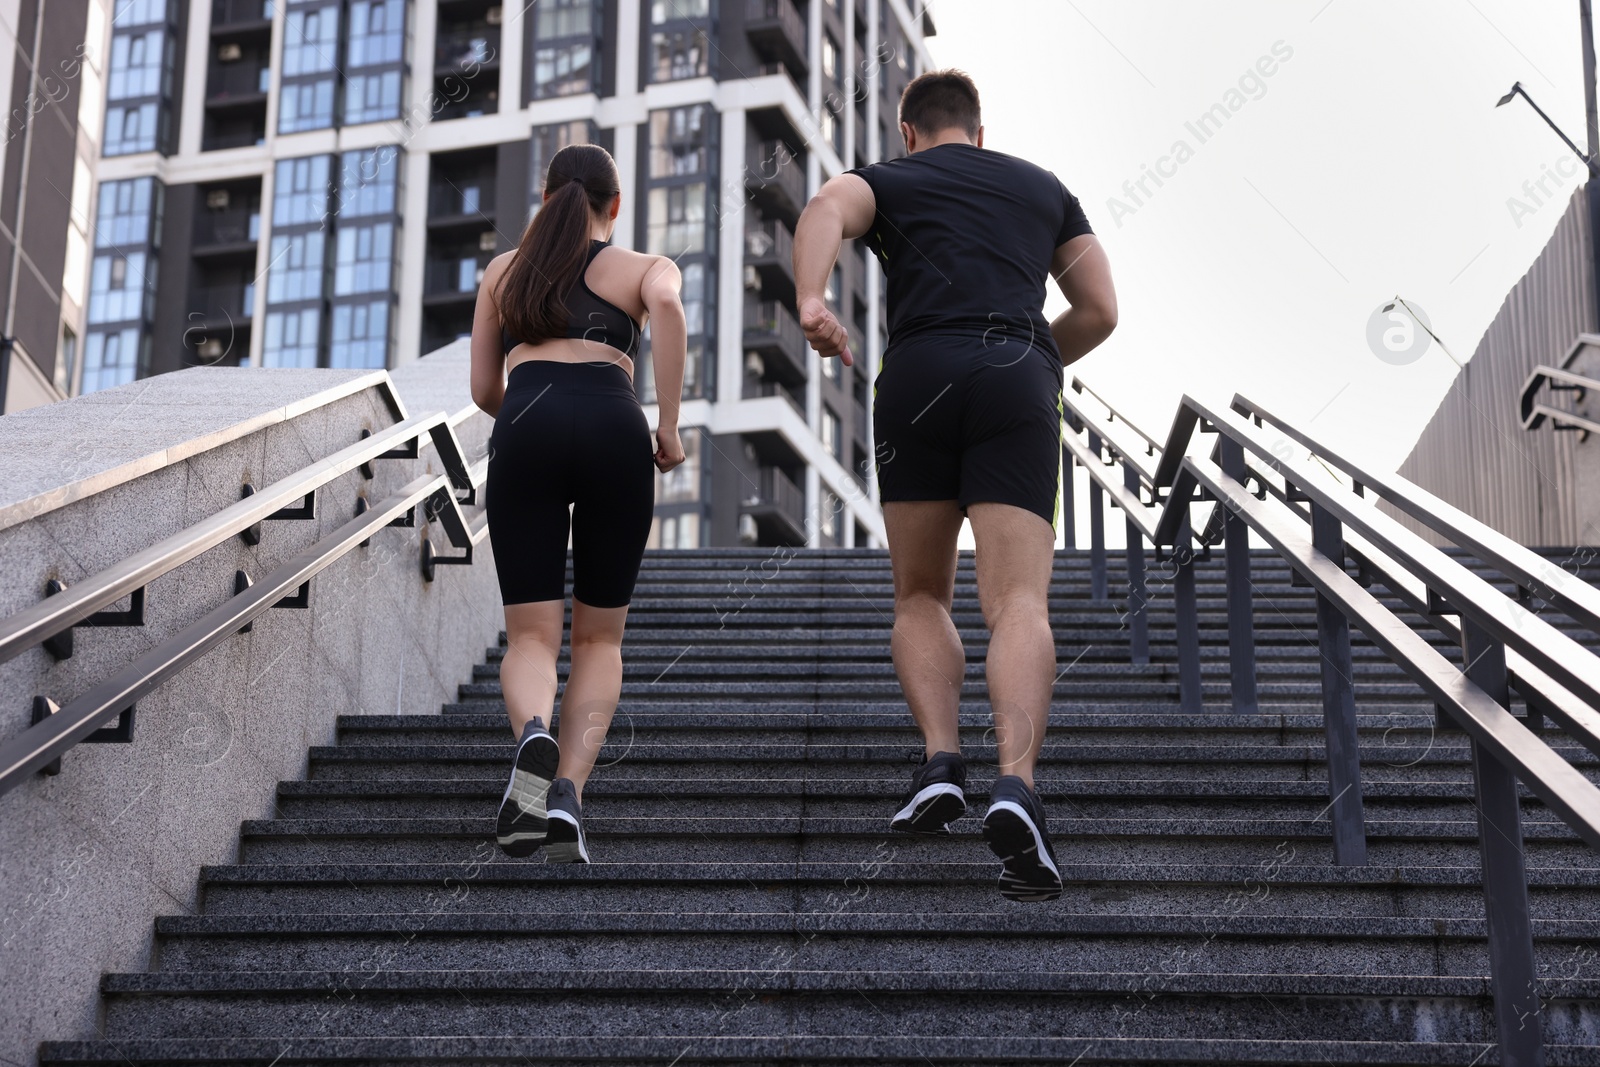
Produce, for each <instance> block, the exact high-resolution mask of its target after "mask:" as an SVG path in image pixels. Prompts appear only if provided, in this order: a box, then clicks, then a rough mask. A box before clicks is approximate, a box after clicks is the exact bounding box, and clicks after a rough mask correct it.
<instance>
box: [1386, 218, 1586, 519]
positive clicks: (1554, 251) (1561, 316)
mask: <svg viewBox="0 0 1600 1067" xmlns="http://www.w3.org/2000/svg"><path fill="white" fill-rule="evenodd" d="M1593 262H1594V260H1593V254H1592V251H1591V248H1590V234H1589V225H1588V208H1587V205H1586V203H1585V194H1584V191H1583V190H1582V189H1579V190H1578V191H1577V192H1575V193H1574V194H1573V196H1572V199H1571V201H1570V202H1569V203H1568V204H1567V210H1566V214H1565V215H1563V216H1562V219H1561V222H1560V224H1559V225H1557V227H1556V230H1555V233H1554V234H1552V235H1551V237H1550V242H1549V243H1548V244H1547V245H1545V247H1544V250H1543V251H1542V252H1540V253H1539V258H1538V259H1537V260H1535V261H1534V263H1533V266H1531V267H1529V268H1528V273H1527V274H1525V275H1523V277H1522V278H1521V279H1520V280H1519V281H1518V282H1517V284H1516V285H1515V286H1513V287H1512V289H1511V292H1510V293H1509V294H1507V296H1506V299H1505V303H1503V304H1502V305H1501V307H1500V311H1499V313H1498V314H1496V315H1495V317H1494V321H1493V322H1492V323H1490V325H1489V329H1488V331H1487V332H1486V333H1485V334H1484V336H1483V340H1482V341H1480V342H1479V343H1478V347H1477V349H1476V350H1475V351H1474V352H1473V354H1472V359H1471V360H1470V361H1469V362H1468V363H1467V365H1466V368H1465V369H1464V370H1463V371H1462V372H1461V374H1460V376H1459V377H1457V378H1456V380H1455V383H1454V384H1453V385H1452V386H1451V387H1450V391H1449V393H1447V394H1446V395H1445V398H1444V400H1443V401H1442V402H1441V403H1440V405H1439V410H1438V411H1436V412H1435V413H1434V416H1433V418H1432V419H1431V420H1430V421H1429V422H1428V425H1427V428H1426V429H1424V430H1423V431H1422V436H1421V437H1420V438H1418V440H1417V444H1416V447H1415V448H1414V449H1412V451H1411V455H1409V456H1408V457H1407V458H1406V461H1405V462H1404V463H1403V464H1401V466H1400V473H1401V474H1403V475H1405V476H1406V477H1407V478H1410V479H1411V480H1412V481H1414V482H1416V483H1417V484H1419V485H1421V486H1423V487H1424V488H1426V489H1428V490H1430V491H1432V492H1434V493H1437V494H1438V495H1439V496H1441V497H1443V498H1444V499H1445V500H1448V501H1449V502H1450V503H1452V504H1454V505H1456V506H1457V507H1459V508H1461V509H1462V510H1464V511H1466V512H1468V513H1469V514H1471V515H1473V516H1474V517H1476V518H1478V519H1480V520H1482V521H1483V522H1486V523H1488V524H1489V525H1490V526H1493V527H1494V528H1495V529H1497V530H1499V531H1501V532H1502V533H1504V534H1506V535H1507V536H1510V537H1512V538H1515V539H1516V540H1517V541H1520V542H1521V543H1523V544H1525V545H1540V546H1549V545H1578V544H1596V543H1600V499H1597V494H1596V493H1594V492H1592V491H1591V492H1585V491H1583V487H1582V486H1581V485H1580V483H1585V482H1589V483H1592V482H1593V481H1594V479H1595V474H1596V472H1600V440H1589V441H1586V442H1580V441H1579V440H1578V435H1577V434H1574V433H1557V432H1553V431H1551V430H1550V428H1549V426H1548V425H1547V426H1545V427H1543V428H1542V429H1540V430H1537V431H1528V430H1524V429H1523V428H1522V422H1521V419H1520V417H1519V414H1518V397H1519V395H1520V394H1521V391H1522V384H1523V382H1524V381H1525V380H1526V379H1527V377H1528V373H1529V372H1530V371H1531V370H1532V369H1533V368H1534V367H1535V366H1536V365H1538V364H1540V363H1548V364H1555V363H1558V362H1559V361H1560V359H1561V357H1562V356H1563V355H1565V353H1566V352H1567V350H1568V349H1569V348H1570V347H1571V345H1572V343H1573V341H1574V340H1575V339H1576V338H1577V336H1578V334H1579V333H1582V332H1586V331H1588V332H1593V331H1594V330H1595V327H1596V321H1595V311H1594V306H1593V304H1594V296H1593V293H1594V280H1593ZM1575 369H1576V368H1575ZM1558 403H1559V401H1558ZM1590 488H1592V485H1591V486H1590ZM1386 510H1387V509H1386ZM1390 513H1391V514H1393V512H1392V511H1391V512H1390ZM1402 521H1404V522H1405V523H1406V525H1408V526H1410V527H1411V528H1412V529H1416V530H1418V532H1424V531H1422V530H1421V529H1420V527H1418V526H1417V525H1416V524H1415V523H1413V522H1411V521H1410V520H1405V519H1403V518H1402ZM1430 540H1432V541H1434V542H1435V543H1437V541H1438V538H1436V537H1430Z"/></svg>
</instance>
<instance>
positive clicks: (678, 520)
mask: <svg viewBox="0 0 1600 1067" xmlns="http://www.w3.org/2000/svg"><path fill="white" fill-rule="evenodd" d="M649 547H651V548H699V547H700V515H699V513H698V512H694V511H689V512H685V513H684V514H682V515H660V516H657V517H656V521H655V525H654V527H653V528H652V529H651V531H650V543H649Z"/></svg>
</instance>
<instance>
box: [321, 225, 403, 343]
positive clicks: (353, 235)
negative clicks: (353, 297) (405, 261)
mask: <svg viewBox="0 0 1600 1067" xmlns="http://www.w3.org/2000/svg"><path fill="white" fill-rule="evenodd" d="M393 264H394V224H393V223H392V222H378V223H373V224H371V225H367V226H361V225H356V224H352V223H348V222H341V223H340V224H339V237H338V246H337V250H336V252H335V254H334V268H333V292H334V295H335V296H345V295H348V294H350V293H382V292H387V291H388V290H389V275H390V268H391V267H392V266H393ZM334 325H335V326H336V327H337V325H338V323H337V322H335V323H334Z"/></svg>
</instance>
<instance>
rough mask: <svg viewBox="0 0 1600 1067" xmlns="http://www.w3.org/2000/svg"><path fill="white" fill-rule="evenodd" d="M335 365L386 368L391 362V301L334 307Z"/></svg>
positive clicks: (331, 362)
mask: <svg viewBox="0 0 1600 1067" xmlns="http://www.w3.org/2000/svg"><path fill="white" fill-rule="evenodd" d="M329 353H330V358H329V361H328V364H329V366H332V367H383V366H386V365H387V364H388V361H389V302H388V300H387V299H385V300H374V301H372V302H371V303H370V304H339V305H335V307H334V309H333V344H332V347H331V348H330V350H329Z"/></svg>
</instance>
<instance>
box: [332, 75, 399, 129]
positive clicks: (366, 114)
mask: <svg viewBox="0 0 1600 1067" xmlns="http://www.w3.org/2000/svg"><path fill="white" fill-rule="evenodd" d="M399 117H400V72H399V71H398V70H385V71H380V72H378V73H375V74H352V75H350V76H349V78H348V79H346V81H345V93H344V122H345V125H347V126H355V125H358V124H360V123H363V122H380V121H382V120H384V119H396V118H399Z"/></svg>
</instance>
